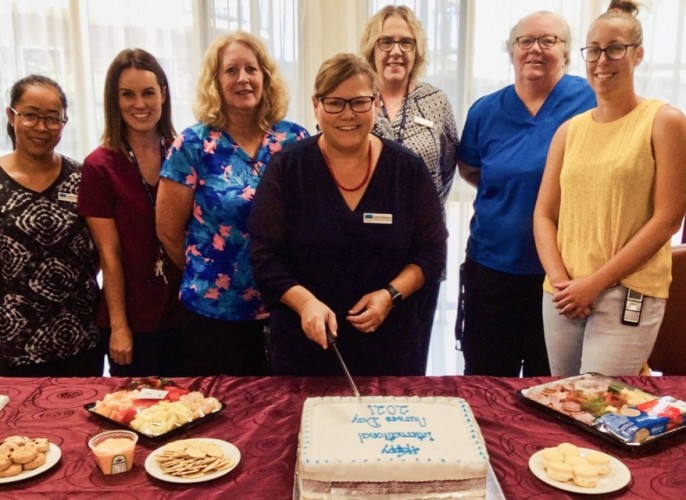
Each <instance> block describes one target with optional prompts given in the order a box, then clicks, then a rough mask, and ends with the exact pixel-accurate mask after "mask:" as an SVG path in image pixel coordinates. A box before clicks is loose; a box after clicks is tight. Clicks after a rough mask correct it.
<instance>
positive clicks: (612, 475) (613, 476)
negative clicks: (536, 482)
mask: <svg viewBox="0 0 686 500" xmlns="http://www.w3.org/2000/svg"><path fill="white" fill-rule="evenodd" d="M592 451H595V450H590V449H588V448H579V452H580V453H581V455H582V456H584V455H586V454H587V453H590V452H592ZM542 453H543V450H540V451H537V452H536V453H534V454H533V455H531V458H530V459H529V469H531V472H533V473H534V476H536V477H537V478H538V479H540V480H541V481H543V482H544V483H548V484H549V485H550V486H555V487H556V488H559V489H561V490H565V491H571V492H572V493H586V494H589V495H598V494H600V493H610V492H612V491H617V490H619V489H621V488H624V487H625V486H626V485H627V484H629V481H631V472H629V469H628V468H627V466H626V465H624V464H623V463H622V462H620V461H619V460H617V459H616V458H615V457H612V456H610V472H609V473H608V474H607V475H605V476H600V477H599V478H598V484H597V485H596V486H595V487H594V488H584V487H582V486H577V485H576V484H574V483H573V482H571V481H569V482H562V481H556V480H555V479H551V478H550V476H548V474H547V473H546V471H545V469H544V468H543V463H542V457H541V454H542ZM608 456H609V455H608Z"/></svg>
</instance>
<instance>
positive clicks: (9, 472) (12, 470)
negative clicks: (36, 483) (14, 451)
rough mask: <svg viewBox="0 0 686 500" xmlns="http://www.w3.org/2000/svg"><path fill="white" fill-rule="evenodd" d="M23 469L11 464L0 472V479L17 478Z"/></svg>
mask: <svg viewBox="0 0 686 500" xmlns="http://www.w3.org/2000/svg"><path fill="white" fill-rule="evenodd" d="M23 470H24V469H23V467H22V466H21V465H19V464H12V465H10V466H9V467H7V468H6V469H5V470H3V471H0V477H12V476H17V475H19V474H20V473H21V471H23Z"/></svg>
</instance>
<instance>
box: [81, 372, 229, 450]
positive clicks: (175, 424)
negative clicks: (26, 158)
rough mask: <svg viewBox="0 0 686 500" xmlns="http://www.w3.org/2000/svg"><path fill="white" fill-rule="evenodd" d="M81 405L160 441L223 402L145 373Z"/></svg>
mask: <svg viewBox="0 0 686 500" xmlns="http://www.w3.org/2000/svg"><path fill="white" fill-rule="evenodd" d="M84 408H85V409H86V410H87V411H88V412H89V413H90V414H91V415H93V416H94V417H95V418H98V419H100V420H102V421H105V422H108V423H111V424H113V425H114V426H116V427H121V428H124V429H128V430H132V431H134V432H136V433H137V434H138V435H140V436H142V437H144V438H148V439H150V440H152V441H162V440H165V439H167V438H169V437H171V436H173V435H175V434H178V433H180V432H183V431H185V430H187V429H189V428H190V427H194V426H195V425H197V424H199V423H201V422H204V421H205V420H207V419H208V418H209V417H211V416H213V415H216V414H217V413H218V412H220V411H221V410H223V409H224V403H222V402H221V401H219V400H217V399H216V398H214V397H208V396H205V395H204V394H202V393H200V392H198V391H191V390H188V389H186V388H183V387H179V386H178V385H176V384H175V383H174V382H173V381H171V380H168V379H164V378H159V377H148V378H144V379H140V380H135V381H133V382H131V383H130V384H128V385H127V386H125V387H122V388H121V389H119V390H117V391H114V392H111V393H108V394H105V396H104V397H103V398H102V399H100V400H98V401H95V402H92V403H88V404H86V405H85V406H84Z"/></svg>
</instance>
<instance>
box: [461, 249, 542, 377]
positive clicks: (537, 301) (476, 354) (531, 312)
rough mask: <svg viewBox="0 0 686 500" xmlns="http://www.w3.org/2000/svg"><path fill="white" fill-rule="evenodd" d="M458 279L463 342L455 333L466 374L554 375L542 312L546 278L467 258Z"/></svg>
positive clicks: (508, 375)
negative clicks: (551, 372)
mask: <svg viewBox="0 0 686 500" xmlns="http://www.w3.org/2000/svg"><path fill="white" fill-rule="evenodd" d="M460 278H461V281H462V282H461V286H463V287H464V289H463V293H462V300H463V303H462V304H461V305H462V306H463V307H464V312H463V314H464V325H463V328H462V333H461V338H460V335H459V332H457V333H458V340H459V341H460V343H461V346H462V351H463V353H464V359H465V375H492V376H498V377H518V376H519V374H520V371H521V372H522V374H523V375H524V376H525V377H534V376H546V375H550V367H549V365H548V354H547V352H546V348H545V339H544V336H543V318H542V312H541V309H542V300H543V278H544V275H542V274H541V275H517V274H509V273H502V272H499V271H495V270H493V269H490V268H487V267H484V266H482V265H480V264H477V263H476V262H474V261H473V260H471V259H469V258H468V259H467V260H466V261H465V263H464V265H463V266H462V272H461V273H460ZM458 323H459V322H458ZM457 326H458V329H457V330H459V326H460V325H459V324H458V325H457Z"/></svg>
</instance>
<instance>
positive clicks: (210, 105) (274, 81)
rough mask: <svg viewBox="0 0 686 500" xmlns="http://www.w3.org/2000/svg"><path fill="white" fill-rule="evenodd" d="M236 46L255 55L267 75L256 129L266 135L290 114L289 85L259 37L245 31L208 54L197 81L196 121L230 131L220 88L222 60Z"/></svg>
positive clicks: (228, 36)
mask: <svg viewBox="0 0 686 500" xmlns="http://www.w3.org/2000/svg"><path fill="white" fill-rule="evenodd" d="M235 42H237V43H242V44H243V45H245V46H246V47H247V48H248V49H250V51H251V52H252V53H253V54H255V57H256V58H257V63H258V64H259V65H260V69H261V70H262V73H263V74H264V85H263V91H262V99H261V101H260V103H259V105H258V110H257V125H258V126H259V127H260V129H262V130H264V131H265V132H266V131H267V130H269V129H270V128H271V126H272V125H273V124H274V123H276V122H278V121H280V120H282V119H283V118H284V117H285V116H286V111H287V110H288V90H287V88H286V81H285V79H284V77H283V76H282V74H281V72H280V71H279V69H278V67H277V66H276V63H275V62H274V60H273V59H272V58H271V57H270V56H269V54H268V52H267V47H266V46H265V45H264V43H263V42H262V41H261V40H260V39H259V38H257V37H256V36H254V35H251V34H250V33H246V32H243V31H234V32H231V33H227V34H225V35H221V36H220V37H218V38H216V39H215V40H214V41H213V42H212V43H211V44H210V46H209V48H208V49H207V52H205V56H204V57H203V61H202V68H201V71H200V76H199V77H198V86H197V89H196V96H195V102H194V103H193V113H194V114H195V118H196V119H197V120H199V121H201V122H203V123H205V124H207V125H209V126H211V127H214V128H218V129H226V128H227V127H228V125H229V117H228V116H226V115H225V114H224V110H223V103H224V101H223V99H222V93H221V89H220V87H219V74H218V71H219V58H220V56H221V54H222V52H223V51H224V49H226V48H227V47H228V46H229V45H231V44H232V43H235Z"/></svg>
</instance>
